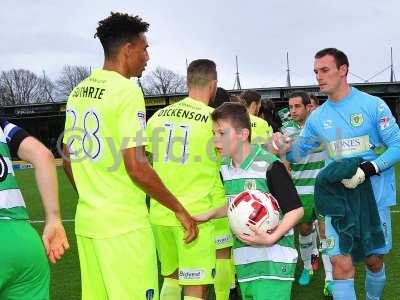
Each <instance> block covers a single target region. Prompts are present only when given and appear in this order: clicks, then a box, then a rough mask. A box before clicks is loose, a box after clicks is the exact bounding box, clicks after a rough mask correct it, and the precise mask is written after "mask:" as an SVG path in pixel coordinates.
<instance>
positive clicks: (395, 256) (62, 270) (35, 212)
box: [16, 166, 400, 300]
mask: <svg viewBox="0 0 400 300" xmlns="http://www.w3.org/2000/svg"><path fill="white" fill-rule="evenodd" d="M16 174H17V178H18V182H19V184H20V187H21V190H22V193H23V195H24V198H25V200H26V202H27V206H28V209H29V214H30V218H31V220H43V213H42V206H41V202H40V198H39V194H38V191H37V189H36V185H35V181H34V175H33V172H32V170H22V171H17V173H16ZM397 174H400V166H397ZM399 177H400V176H397V189H398V193H399V192H400V178H399ZM58 178H59V185H60V203H61V209H62V217H63V219H73V218H74V214H75V208H76V203H77V196H76V193H75V192H74V190H73V189H72V187H71V185H70V184H69V182H68V180H67V178H66V176H65V174H64V173H63V171H62V169H61V168H59V169H58ZM393 210H396V211H399V210H400V206H399V205H397V206H395V207H393ZM392 222H393V223H392V229H393V251H392V252H391V254H390V255H388V256H387V257H386V266H387V273H386V276H387V284H386V287H385V291H384V295H383V298H382V299H383V300H393V299H399V295H400V285H399V284H398V278H397V275H398V274H400V257H399V255H400V240H399V237H400V213H393V214H392ZM33 226H34V227H35V228H36V229H37V230H38V231H39V232H41V231H42V229H43V224H40V223H38V224H34V225H33ZM64 226H65V230H66V232H67V235H68V238H69V243H70V246H71V248H70V250H69V251H68V252H67V253H66V254H65V256H64V258H63V259H62V260H61V261H60V262H59V263H57V264H56V265H54V266H52V269H51V271H52V282H51V295H52V299H54V300H64V299H65V300H78V299H80V274H79V259H78V253H77V247H76V240H75V236H74V223H73V222H66V223H64ZM300 271H301V270H300V268H297V273H299V272H300ZM323 282H324V274H323V272H322V271H321V270H320V271H318V273H317V274H316V276H315V278H314V280H313V281H312V282H311V284H310V285H309V286H307V287H300V286H298V285H297V284H296V283H295V284H294V287H293V292H292V299H293V300H319V299H325V297H323V296H322V289H323ZM356 287H357V296H358V299H365V294H364V267H363V265H358V266H357V276H356ZM210 294H212V292H210ZM210 298H212V299H213V296H211V297H210ZM277 300H279V299H277Z"/></svg>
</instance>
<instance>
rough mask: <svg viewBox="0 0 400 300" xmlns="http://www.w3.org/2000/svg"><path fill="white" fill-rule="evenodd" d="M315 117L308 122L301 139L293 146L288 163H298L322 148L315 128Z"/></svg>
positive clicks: (301, 133)
mask: <svg viewBox="0 0 400 300" xmlns="http://www.w3.org/2000/svg"><path fill="white" fill-rule="evenodd" d="M313 117H314V116H310V117H309V118H308V119H307V120H306V123H305V124H304V128H303V129H302V130H301V132H300V135H299V137H298V138H297V139H296V141H295V142H294V143H293V145H292V148H291V151H290V152H288V153H287V155H286V158H287V160H288V161H290V162H298V161H300V160H302V159H303V158H304V157H305V156H306V155H308V154H310V153H312V152H313V151H314V150H316V149H318V148H319V147H320V146H321V141H320V139H319V138H318V135H317V134H316V132H315V130H314V128H313Z"/></svg>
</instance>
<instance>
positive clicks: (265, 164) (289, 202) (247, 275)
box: [221, 145, 301, 282]
mask: <svg viewBox="0 0 400 300" xmlns="http://www.w3.org/2000/svg"><path fill="white" fill-rule="evenodd" d="M276 170H279V171H278V173H274V172H276ZM221 174H222V178H223V180H224V188H225V193H226V195H227V197H228V201H230V200H231V199H233V198H234V197H235V196H236V195H238V194H239V193H241V192H243V191H245V190H253V189H257V190H259V191H261V192H267V193H271V194H272V195H274V196H275V197H276V198H277V200H278V203H279V205H280V207H281V210H282V211H283V212H284V213H286V212H288V211H290V210H292V209H296V208H298V207H301V204H300V200H299V199H298V196H297V193H296V191H295V188H294V186H293V183H292V182H291V179H290V176H289V174H288V173H287V172H286V169H285V168H284V166H283V164H282V163H281V162H280V161H279V160H278V159H277V158H276V157H275V156H274V155H272V154H270V153H268V152H266V151H265V150H264V149H263V148H262V147H261V146H260V145H252V151H251V153H250V154H249V155H248V157H247V158H246V159H245V160H244V161H243V163H242V164H241V166H240V167H239V168H235V167H234V166H233V165H232V161H228V160H225V161H224V162H223V163H222V166H221ZM278 177H279V178H278ZM282 177H284V178H282ZM287 183H288V184H287ZM278 185H281V186H280V187H278ZM287 185H289V186H287ZM274 187H275V190H276V189H281V190H286V194H287V191H290V192H291V194H287V195H288V196H286V197H284V198H285V199H282V198H283V197H279V196H280V195H282V194H279V195H278V194H277V193H274V191H275V190H274ZM277 187H278V188H277ZM292 195H293V196H292ZM280 198H281V199H280ZM233 258H234V262H235V266H236V273H237V276H238V281H239V282H247V281H252V280H258V279H278V280H294V272H295V267H296V262H297V251H296V248H295V245H294V238H293V229H291V230H290V231H289V232H288V233H287V234H286V235H285V236H284V237H282V238H281V239H280V240H279V241H278V242H277V243H276V244H275V245H273V246H271V247H267V246H258V247H254V246H249V245H247V244H244V243H242V242H241V241H240V240H238V239H237V238H235V239H234V245H233Z"/></svg>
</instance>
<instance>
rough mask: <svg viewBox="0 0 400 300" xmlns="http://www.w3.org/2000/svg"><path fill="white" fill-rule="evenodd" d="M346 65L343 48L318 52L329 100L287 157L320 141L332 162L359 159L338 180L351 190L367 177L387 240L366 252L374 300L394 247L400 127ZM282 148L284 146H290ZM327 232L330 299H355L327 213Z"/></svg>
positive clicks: (347, 263) (348, 261) (347, 261)
mask: <svg viewBox="0 0 400 300" xmlns="http://www.w3.org/2000/svg"><path fill="white" fill-rule="evenodd" d="M348 69H349V61H348V59H347V56H346V55H345V54H344V53H343V52H342V51H340V50H338V49H335V48H327V49H323V50H321V51H319V52H317V54H316V55H315V62H314V72H315V74H316V78H317V81H318V84H319V87H320V90H321V92H323V93H325V94H327V95H328V100H327V101H326V102H325V103H324V104H323V105H321V106H320V107H319V108H318V109H317V110H315V111H314V112H313V113H312V114H311V115H310V116H309V118H308V119H307V121H306V123H305V126H304V130H303V131H302V133H301V136H300V137H299V139H298V140H297V141H296V143H295V144H294V145H293V146H292V151H291V152H289V153H288V155H287V158H288V159H289V160H291V161H298V160H299V159H300V158H301V157H304V156H305V155H307V154H308V153H310V152H311V151H313V150H314V149H317V148H318V147H319V146H320V145H321V144H323V143H324V144H325V149H327V151H328V155H329V160H330V161H332V160H337V159H340V158H342V157H362V158H363V160H364V162H362V163H361V164H360V166H359V168H358V171H357V172H356V174H354V176H353V177H352V178H349V179H345V180H343V181H342V182H343V184H344V185H345V186H346V187H347V188H355V187H356V186H357V185H358V184H359V183H362V182H363V181H364V180H365V178H368V177H369V178H370V179H371V183H372V187H373V191H374V195H375V200H376V203H377V207H378V212H379V215H380V219H381V225H382V230H383V232H384V235H385V238H386V244H385V246H384V247H382V248H379V249H375V250H374V251H372V252H371V253H365V265H366V273H367V274H366V278H365V289H366V295H367V297H366V298H367V299H368V300H372V299H374V300H376V299H381V295H382V291H383V288H384V286H385V281H386V276H385V265H384V263H383V257H384V255H385V254H388V253H389V251H390V249H391V247H392V238H391V219H390V207H391V206H393V205H395V203H396V188H395V177H394V175H395V174H394V168H393V166H394V165H395V164H396V163H397V162H398V161H400V131H399V127H398V125H397V124H396V120H395V119H394V117H393V115H392V113H391V111H390V109H389V107H388V106H387V105H386V103H385V102H384V101H382V100H381V99H379V98H377V97H374V96H371V95H368V94H366V93H363V92H361V91H359V90H357V89H356V88H352V87H350V86H349V84H348V83H347V74H348ZM282 138H283V136H282V135H281V134H279V133H276V134H274V142H275V144H277V143H278V144H279V142H280V141H281V140H282ZM282 144H284V143H282ZM282 148H285V149H286V150H287V149H289V145H284V147H282ZM329 160H328V163H329ZM377 175H379V176H377ZM325 234H326V238H327V241H328V243H327V245H328V246H329V249H328V254H329V256H330V257H331V262H332V267H333V278H334V280H333V298H334V299H335V300H342V299H343V300H354V299H356V295H355V289H354V273H355V268H354V265H353V260H352V258H351V256H350V255H349V254H347V253H342V252H341V250H340V241H339V237H338V234H337V232H336V231H335V229H334V228H333V227H332V224H331V220H330V218H329V216H327V217H326V218H325Z"/></svg>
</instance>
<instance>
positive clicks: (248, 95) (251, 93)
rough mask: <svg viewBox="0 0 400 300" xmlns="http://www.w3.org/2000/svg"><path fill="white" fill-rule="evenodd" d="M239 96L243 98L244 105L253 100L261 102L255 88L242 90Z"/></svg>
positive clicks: (248, 104)
mask: <svg viewBox="0 0 400 300" xmlns="http://www.w3.org/2000/svg"><path fill="white" fill-rule="evenodd" d="M240 98H241V99H242V100H243V104H245V105H246V107H249V106H250V105H251V103H253V102H256V104H258V103H260V102H261V95H260V94H259V93H258V92H257V91H255V90H247V91H244V92H242V93H241V94H240Z"/></svg>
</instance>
